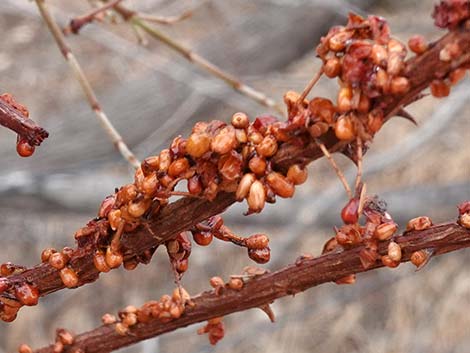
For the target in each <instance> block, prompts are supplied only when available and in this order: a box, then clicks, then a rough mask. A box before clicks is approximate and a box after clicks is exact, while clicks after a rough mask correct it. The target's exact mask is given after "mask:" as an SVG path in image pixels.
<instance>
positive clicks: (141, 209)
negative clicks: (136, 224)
mask: <svg viewBox="0 0 470 353" xmlns="http://www.w3.org/2000/svg"><path fill="white" fill-rule="evenodd" d="M151 205H152V199H142V200H140V201H139V202H131V203H130V204H129V206H128V208H127V211H128V212H129V214H130V215H131V216H132V217H135V218H139V217H141V216H143V215H144V213H145V212H147V210H148V209H149V208H150V206H151Z"/></svg>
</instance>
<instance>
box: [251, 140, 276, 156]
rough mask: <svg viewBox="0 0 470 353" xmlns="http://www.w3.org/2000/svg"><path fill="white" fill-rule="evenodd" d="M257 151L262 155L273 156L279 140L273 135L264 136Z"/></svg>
mask: <svg viewBox="0 0 470 353" xmlns="http://www.w3.org/2000/svg"><path fill="white" fill-rule="evenodd" d="M256 152H258V154H259V155H260V156H262V157H271V156H273V155H274V154H275V153H276V152H277V141H276V138H275V137H274V136H273V135H268V136H265V137H264V138H263V140H262V141H261V142H260V144H259V145H258V146H256Z"/></svg>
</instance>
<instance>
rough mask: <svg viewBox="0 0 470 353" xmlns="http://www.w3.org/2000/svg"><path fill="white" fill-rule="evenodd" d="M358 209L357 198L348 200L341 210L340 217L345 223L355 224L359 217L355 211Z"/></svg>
mask: <svg viewBox="0 0 470 353" xmlns="http://www.w3.org/2000/svg"><path fill="white" fill-rule="evenodd" d="M358 209H359V200H358V199H356V198H354V199H351V200H349V202H348V203H347V204H346V206H344V208H343V209H342V210H341V218H342V219H343V222H344V223H346V224H355V223H357V220H358V218H359V215H358V214H357V211H358Z"/></svg>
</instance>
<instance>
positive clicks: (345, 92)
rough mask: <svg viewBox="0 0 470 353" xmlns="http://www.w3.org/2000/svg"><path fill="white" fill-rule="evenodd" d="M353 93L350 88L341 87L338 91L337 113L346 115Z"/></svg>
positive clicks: (349, 108)
mask: <svg viewBox="0 0 470 353" xmlns="http://www.w3.org/2000/svg"><path fill="white" fill-rule="evenodd" d="M352 96H353V91H352V89H351V87H348V86H346V87H341V88H340V89H339V91H338V111H339V112H340V113H346V112H348V111H350V110H351V108H352Z"/></svg>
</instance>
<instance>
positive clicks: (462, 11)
mask: <svg viewBox="0 0 470 353" xmlns="http://www.w3.org/2000/svg"><path fill="white" fill-rule="evenodd" d="M432 17H433V18H434V24H435V25H436V26H437V27H440V28H448V29H454V28H456V27H457V26H458V25H459V24H461V23H462V21H464V20H467V19H468V18H469V17H470V6H469V5H468V1H467V0H443V1H441V2H440V3H439V5H436V6H435V7H434V12H433V14H432Z"/></svg>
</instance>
